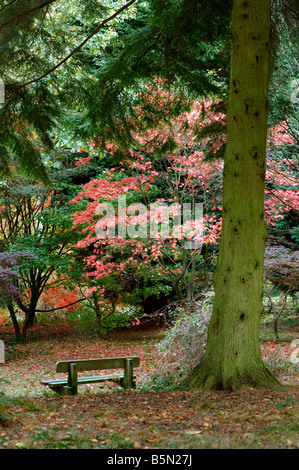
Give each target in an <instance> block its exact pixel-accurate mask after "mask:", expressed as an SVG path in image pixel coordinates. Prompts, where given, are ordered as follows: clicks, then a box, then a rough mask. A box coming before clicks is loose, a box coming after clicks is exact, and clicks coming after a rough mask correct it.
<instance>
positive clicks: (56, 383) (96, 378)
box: [41, 373, 124, 387]
mask: <svg viewBox="0 0 299 470" xmlns="http://www.w3.org/2000/svg"><path fill="white" fill-rule="evenodd" d="M123 378H124V374H123V373H122V374H107V375H90V376H87V377H78V384H91V383H97V382H105V381H106V380H113V379H123ZM41 383H42V384H43V385H50V386H51V387H60V386H62V385H67V379H57V380H43V381H42V382H41Z"/></svg>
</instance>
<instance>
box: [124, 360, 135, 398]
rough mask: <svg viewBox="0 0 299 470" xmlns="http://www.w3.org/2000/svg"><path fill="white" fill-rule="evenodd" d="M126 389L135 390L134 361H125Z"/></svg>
mask: <svg viewBox="0 0 299 470" xmlns="http://www.w3.org/2000/svg"><path fill="white" fill-rule="evenodd" d="M123 384H124V385H123V387H124V389H125V390H126V389H130V388H133V360H132V359H127V358H126V359H125V366H124V382H123Z"/></svg>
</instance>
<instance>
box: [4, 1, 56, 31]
mask: <svg viewBox="0 0 299 470" xmlns="http://www.w3.org/2000/svg"><path fill="white" fill-rule="evenodd" d="M56 1H57V0H46V1H43V2H42V3H39V4H38V5H36V6H35V7H32V8H30V9H29V10H26V11H23V12H22V13H19V14H18V15H15V16H13V18H10V19H9V20H7V21H5V22H4V23H1V24H0V28H4V26H7V25H9V24H10V23H18V22H19V21H20V20H21V18H23V16H26V15H30V14H31V13H34V12H35V11H37V10H40V9H42V8H44V7H46V6H48V5H50V4H51V3H54V2H56ZM13 3H14V2H11V3H9V4H8V5H5V7H8V6H9V5H11V4H13Z"/></svg>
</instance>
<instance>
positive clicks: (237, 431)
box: [0, 324, 299, 449]
mask: <svg viewBox="0 0 299 470" xmlns="http://www.w3.org/2000/svg"><path fill="white" fill-rule="evenodd" d="M162 336H163V329H162V330H161V328H160V327H155V328H148V327H147V326H144V327H137V328H133V329H132V330H130V331H124V332H117V334H116V333H115V334H113V335H111V337H110V338H107V339H100V338H97V337H88V336H86V335H84V334H83V333H78V332H76V331H75V330H74V328H73V327H71V326H70V325H68V324H65V325H60V327H57V326H56V327H54V326H53V327H49V326H48V327H47V328H42V327H39V328H38V329H37V330H36V331H34V330H33V331H32V332H31V337H30V339H29V341H27V342H26V343H25V344H19V345H15V346H10V347H9V348H8V357H7V359H6V362H5V364H1V366H0V379H1V382H0V384H1V391H2V392H4V393H5V397H4V398H2V400H1V409H0V411H1V415H0V418H1V420H0V423H1V424H0V446H1V448H2V449H18V448H27V449H39V448H40V449H78V448H79V449H90V448H97V449H101V448H102V449H105V448H106V449H107V448H108V449H206V448H221V449H225V448H228V449H237V448H247V449H248V448H250V449H254V448H268V449H273V448H283V449H294V448H298V447H299V437H298V436H299V433H298V431H299V422H298V398H299V385H298V382H296V381H295V382H294V380H293V381H292V385H290V384H286V391H285V392H273V391H265V390H261V391H259V390H254V389H251V388H245V389H243V390H242V391H240V392H237V393H226V392H220V391H219V392H218V391H217V392H203V391H201V390H199V389H197V390H191V391H188V392H186V391H160V392H153V391H145V390H142V389H140V388H138V387H137V389H136V390H133V391H127V392H124V391H123V390H122V389H120V388H119V387H118V386H117V385H116V384H112V383H107V384H95V385H93V386H82V387H80V388H79V395H78V396H73V397H61V396H58V395H56V394H54V392H52V391H50V390H48V389H47V388H46V387H44V386H42V385H41V384H40V380H44V379H45V378H57V377H55V376H56V375H57V374H55V372H54V366H55V363H56V362H57V361H58V360H63V359H70V358H92V357H115V356H123V355H130V356H132V355H137V356H140V359H141V366H140V368H139V369H138V372H137V384H138V383H139V384H140V383H142V380H143V379H142V378H143V376H144V374H147V373H148V372H149V371H150V370H151V369H153V367H154V364H155V354H156V349H155V346H156V344H157V342H158V341H159V339H160V338H161V337H162ZM4 339H5V338H4ZM8 339H9V335H8V336H7V342H8ZM271 347H273V345H271V346H270V348H271ZM263 348H266V343H265V342H264V343H263ZM3 381H4V382H3Z"/></svg>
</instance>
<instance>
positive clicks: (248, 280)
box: [185, 0, 279, 390]
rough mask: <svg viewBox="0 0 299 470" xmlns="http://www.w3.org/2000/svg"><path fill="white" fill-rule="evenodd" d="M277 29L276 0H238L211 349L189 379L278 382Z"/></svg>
mask: <svg viewBox="0 0 299 470" xmlns="http://www.w3.org/2000/svg"><path fill="white" fill-rule="evenodd" d="M270 34H271V21H270V0H250V1H243V0H234V4H233V13H232V46H231V76H230V96H229V103H228V115H227V148H226V154H225V162H224V173H223V214H222V216H223V219H222V236H221V246H220V252H219V259H218V267H217V270H216V273H215V276H214V287H215V301H214V308H213V314H212V318H211V321H210V325H209V330H208V340H207V349H206V353H205V355H204V357H203V359H202V360H201V362H200V364H199V365H198V366H196V367H195V368H194V369H193V371H192V372H191V374H190V376H189V377H188V379H187V381H186V384H185V385H187V386H188V387H192V386H193V387H197V386H204V388H205V389H212V388H216V389H222V390H234V389H238V388H240V387H242V385H252V386H256V387H260V386H261V387H270V388H272V387H273V386H278V387H279V382H278V381H277V380H276V378H275V377H274V376H273V375H272V374H271V373H270V372H269V371H268V370H267V369H266V368H265V366H264V364H263V362H262V358H261V354H260V348H259V334H260V319H261V314H262V312H263V271H264V251H265V243H266V239H267V232H266V226H265V222H264V191H265V167H266V140H267V122H268V109H269V101H268V81H269V62H270V60H269V59H270Z"/></svg>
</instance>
